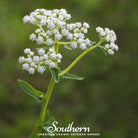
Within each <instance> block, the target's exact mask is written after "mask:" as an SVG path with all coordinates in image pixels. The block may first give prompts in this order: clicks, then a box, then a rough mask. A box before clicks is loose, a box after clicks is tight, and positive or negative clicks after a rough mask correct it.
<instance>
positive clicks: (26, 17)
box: [23, 15, 30, 23]
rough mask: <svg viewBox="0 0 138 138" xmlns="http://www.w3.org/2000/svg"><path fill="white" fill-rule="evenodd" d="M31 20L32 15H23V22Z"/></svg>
mask: <svg viewBox="0 0 138 138" xmlns="http://www.w3.org/2000/svg"><path fill="white" fill-rule="evenodd" d="M29 20H30V17H29V16H28V15H26V16H24V17H23V22H24V23H27V22H29Z"/></svg>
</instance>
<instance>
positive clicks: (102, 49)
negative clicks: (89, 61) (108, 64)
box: [98, 47, 108, 56]
mask: <svg viewBox="0 0 138 138" xmlns="http://www.w3.org/2000/svg"><path fill="white" fill-rule="evenodd" d="M98 48H99V49H100V50H101V51H102V52H103V53H104V54H105V55H106V56H107V55H108V54H107V52H106V51H105V50H104V47H103V48H101V47H98Z"/></svg>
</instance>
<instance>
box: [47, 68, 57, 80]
mask: <svg viewBox="0 0 138 138" xmlns="http://www.w3.org/2000/svg"><path fill="white" fill-rule="evenodd" d="M49 70H50V72H51V75H52V77H53V79H54V80H55V82H58V81H59V77H58V74H59V68H49Z"/></svg>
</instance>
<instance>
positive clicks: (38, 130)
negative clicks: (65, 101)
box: [30, 77, 55, 138]
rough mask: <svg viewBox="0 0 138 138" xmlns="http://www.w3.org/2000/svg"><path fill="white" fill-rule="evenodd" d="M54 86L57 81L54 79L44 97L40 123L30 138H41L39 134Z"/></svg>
mask: <svg viewBox="0 0 138 138" xmlns="http://www.w3.org/2000/svg"><path fill="white" fill-rule="evenodd" d="M54 84H55V81H54V79H53V77H52V78H51V81H50V84H49V87H48V90H47V92H46V94H45V96H44V101H43V105H42V109H41V113H40V117H39V120H38V123H37V124H36V127H35V128H34V130H33V132H32V134H31V136H30V138H38V137H39V136H38V133H39V132H40V131H41V130H42V126H43V121H44V118H45V113H46V108H47V105H48V102H49V99H50V96H51V93H52V90H53V87H54Z"/></svg>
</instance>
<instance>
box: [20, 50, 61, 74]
mask: <svg viewBox="0 0 138 138" xmlns="http://www.w3.org/2000/svg"><path fill="white" fill-rule="evenodd" d="M37 52H38V55H37V56H36V55H34V52H33V51H31V49H30V48H26V49H25V50H24V53H25V54H26V55H27V58H25V57H24V56H22V57H19V59H18V61H19V63H20V64H22V68H23V70H26V71H28V72H29V74H34V73H35V70H37V72H38V73H41V74H43V72H44V71H45V69H46V66H49V67H50V68H54V67H55V66H56V63H60V62H61V59H62V55H61V54H60V53H58V54H56V52H55V50H54V48H50V49H49V50H48V52H47V53H46V51H45V50H44V49H43V48H40V49H38V50H37Z"/></svg>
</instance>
